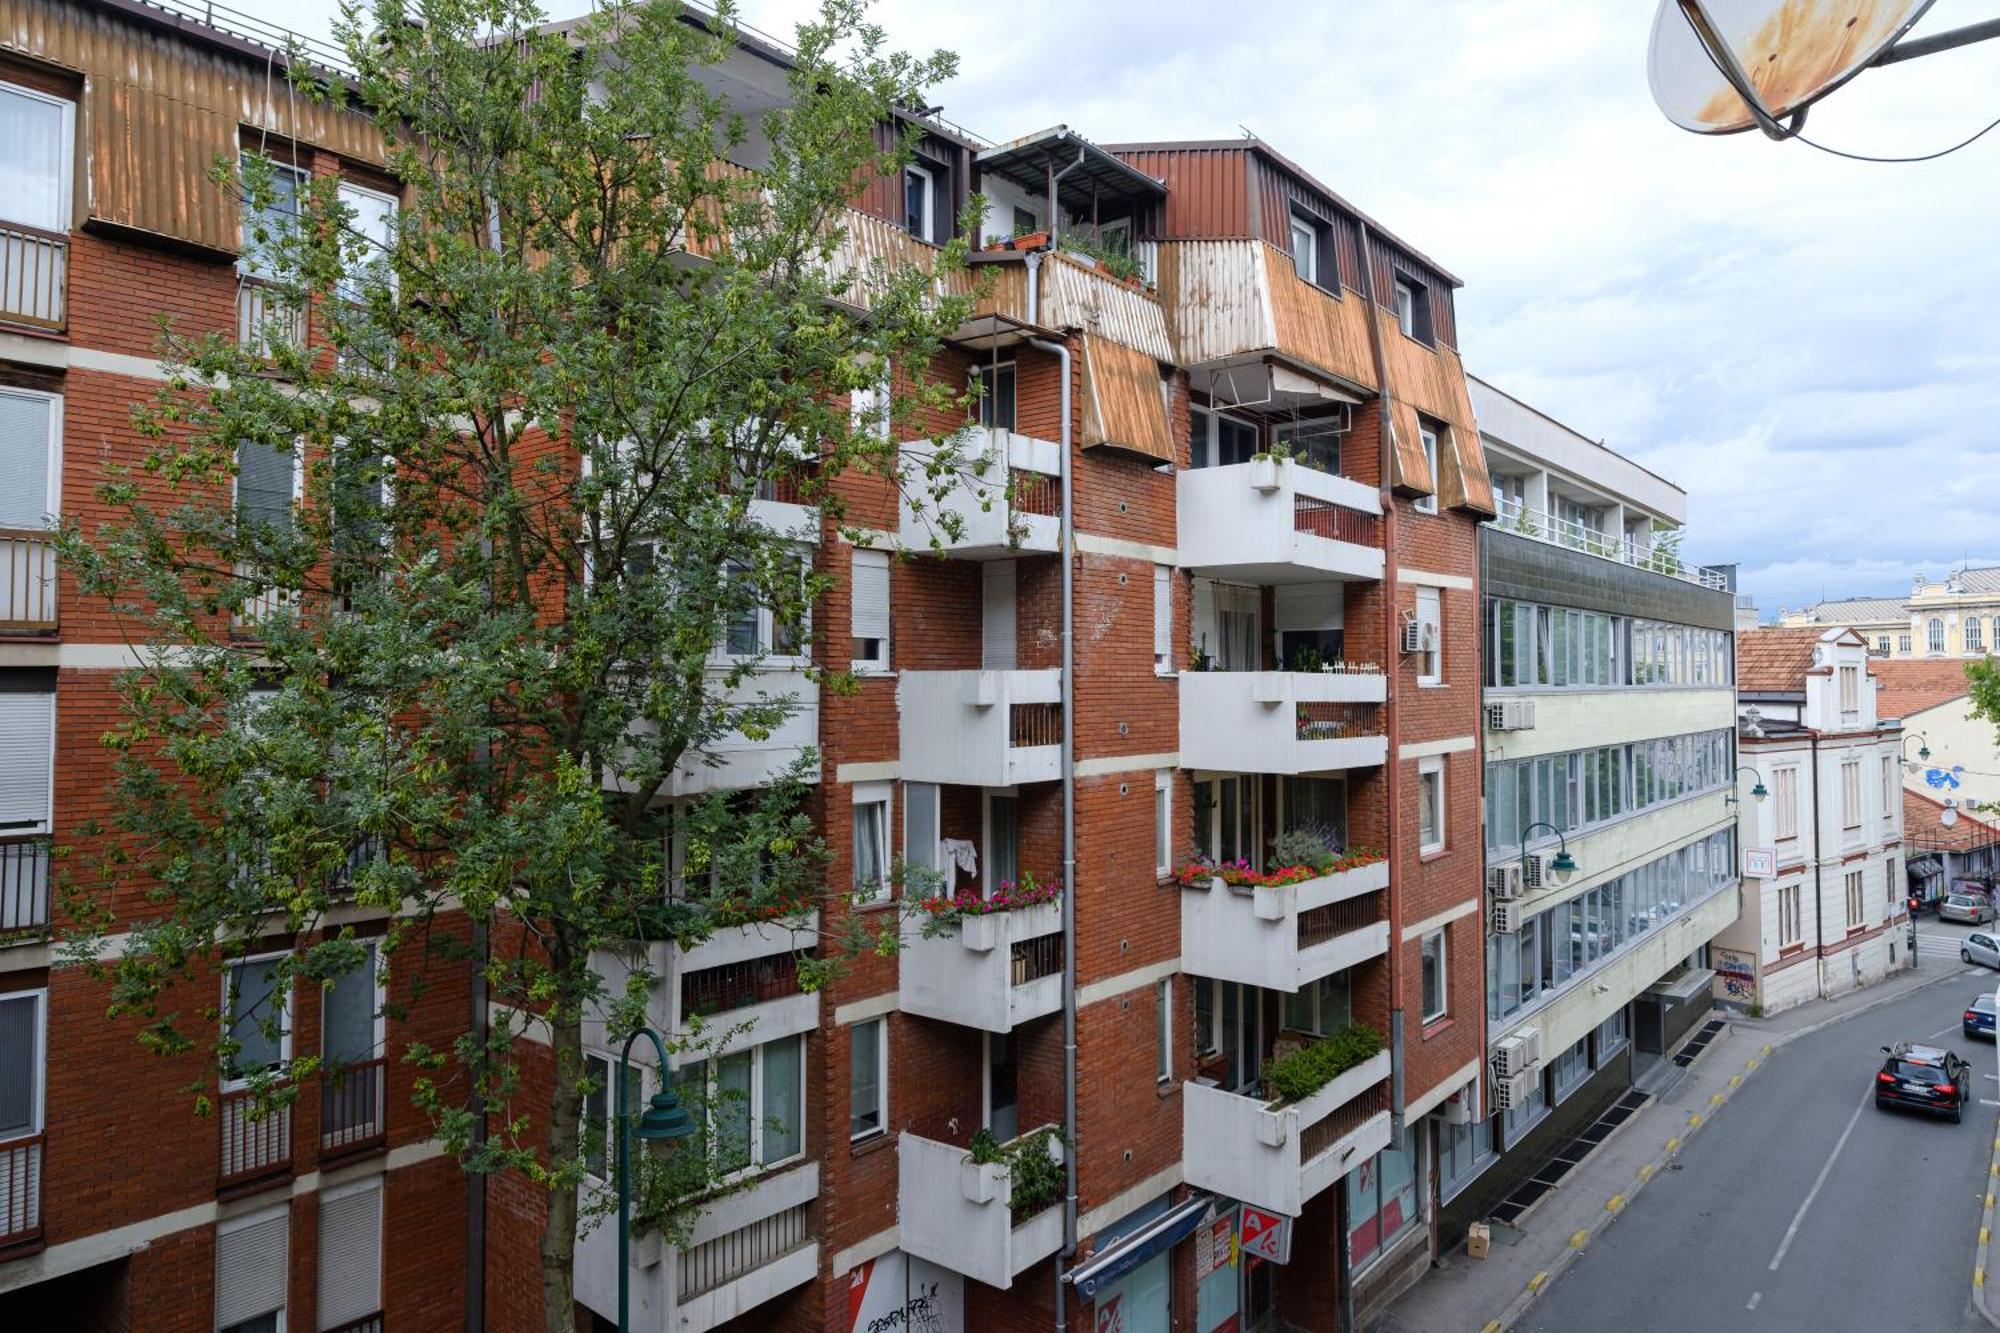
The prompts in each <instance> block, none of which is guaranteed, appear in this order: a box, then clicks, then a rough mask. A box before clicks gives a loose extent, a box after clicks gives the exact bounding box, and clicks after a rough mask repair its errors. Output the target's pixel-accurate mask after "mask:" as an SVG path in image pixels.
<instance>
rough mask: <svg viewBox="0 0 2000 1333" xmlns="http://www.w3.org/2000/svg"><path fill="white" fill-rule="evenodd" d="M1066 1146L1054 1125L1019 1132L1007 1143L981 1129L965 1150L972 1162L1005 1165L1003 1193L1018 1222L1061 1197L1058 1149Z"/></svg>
mask: <svg viewBox="0 0 2000 1333" xmlns="http://www.w3.org/2000/svg"><path fill="white" fill-rule="evenodd" d="M1068 1146H1069V1144H1068V1140H1067V1139H1065V1138H1064V1137H1063V1133H1062V1131H1061V1130H1060V1129H1058V1128H1056V1127H1055V1126H1054V1125H1050V1126H1048V1127H1046V1128H1043V1129H1038V1130H1035V1131H1033V1132H1032V1133H1028V1134H1023V1135H1022V1136H1021V1137H1019V1138H1017V1139H1013V1140H1011V1141H1010V1142H1007V1143H1002V1142H1000V1141H999V1140H998V1139H997V1138H995V1137H994V1136H993V1131H992V1130H990V1129H981V1130H979V1131H978V1132H977V1133H975V1134H974V1135H973V1136H972V1143H971V1145H970V1147H969V1148H968V1150H967V1152H968V1156H969V1157H970V1158H971V1160H972V1161H974V1162H981V1163H995V1162H997V1163H1000V1164H1001V1165H1004V1166H1005V1167H1006V1168H1007V1180H1008V1182H1009V1184H1010V1186H1011V1188H1010V1189H1009V1191H1008V1195H1007V1199H1008V1209H1009V1211H1010V1212H1012V1214H1013V1215H1014V1220H1015V1221H1017V1222H1018V1221H1020V1220H1021V1219H1023V1218H1028V1217H1033V1216H1034V1215H1035V1214H1036V1213H1039V1212H1040V1211H1042V1209H1044V1208H1046V1207H1048V1206H1049V1205H1050V1204H1052V1203H1054V1202H1055V1201H1056V1200H1058V1199H1060V1198H1062V1192H1063V1189H1064V1187H1065V1186H1066V1185H1067V1184H1068V1180H1069V1177H1068V1173H1067V1172H1066V1170H1065V1168H1064V1166H1063V1158H1062V1155H1061V1150H1064V1149H1067V1148H1068Z"/></svg>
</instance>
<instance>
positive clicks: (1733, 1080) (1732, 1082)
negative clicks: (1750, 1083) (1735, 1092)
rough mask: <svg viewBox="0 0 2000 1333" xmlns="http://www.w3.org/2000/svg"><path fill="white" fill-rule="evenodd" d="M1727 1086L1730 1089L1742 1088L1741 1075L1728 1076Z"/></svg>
mask: <svg viewBox="0 0 2000 1333" xmlns="http://www.w3.org/2000/svg"><path fill="white" fill-rule="evenodd" d="M1729 1086H1730V1087H1732V1088H1740V1087H1742V1086H1743V1075H1741V1074H1731V1075H1730V1076H1729Z"/></svg>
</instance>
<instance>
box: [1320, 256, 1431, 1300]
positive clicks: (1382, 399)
mask: <svg viewBox="0 0 2000 1333" xmlns="http://www.w3.org/2000/svg"><path fill="white" fill-rule="evenodd" d="M1360 222H1361V297H1362V299H1363V300H1364V301H1366V302H1367V305H1368V350H1369V352H1370V353H1371V354H1372V355H1373V357H1374V360H1375V383H1376V386H1377V388H1376V394H1375V402H1376V406H1377V410H1378V411H1379V412H1380V413H1381V417H1382V431H1381V434H1382V439H1381V443H1380V444H1379V446H1378V448H1377V453H1376V457H1377V469H1378V471H1379V472H1380V474H1381V475H1380V481H1381V484H1380V486H1379V487H1378V488H1377V489H1378V491H1379V494H1380V496H1381V500H1382V629H1383V635H1384V638H1383V643H1384V647H1385V654H1386V656H1387V659H1388V661H1389V662H1390V664H1391V665H1390V668H1389V680H1388V690H1387V693H1385V694H1384V695H1383V704H1382V731H1383V733H1384V734H1385V735H1386V736H1387V737H1388V748H1389V753H1388V762H1387V763H1386V764H1384V765H1383V769H1384V773H1383V785H1384V797H1383V799H1384V800H1385V801H1386V802H1387V804H1388V808H1389V817H1388V821H1387V829H1388V845H1389V848H1390V849H1391V856H1390V858H1389V1115H1390V1132H1391V1133H1393V1134H1395V1135H1396V1136H1397V1137H1398V1139H1399V1140H1400V1138H1401V1136H1402V1133H1403V1106H1404V1096H1403V942H1402V940H1400V939H1399V938H1397V929H1396V927H1397V926H1398V924H1399V923H1400V922H1401V921H1402V911H1401V908H1402V893H1401V886H1402V878H1403V876H1402V870H1401V867H1400V865H1399V863H1398V862H1397V860H1396V858H1395V856H1394V854H1393V853H1394V849H1395V846H1396V810H1397V804H1396V798H1397V796H1398V795H1399V793H1400V792H1401V790H1402V785H1403V784H1402V782H1401V768H1400V763H1399V761H1398V759H1397V756H1396V739H1397V729H1396V719H1397V708H1396V696H1397V693H1398V690H1399V688H1400V687H1399V685H1398V681H1399V679H1400V677H1401V674H1402V662H1401V656H1402V654H1401V653H1400V652H1399V651H1398V644H1397V634H1396V493H1395V487H1394V485H1393V483H1392V482H1391V480H1390V479H1391V478H1392V477H1393V476H1394V469H1393V464H1394V461H1395V458H1394V455H1395V430H1396V423H1395V418H1394V416H1393V414H1392V413H1391V412H1390V409H1389V360H1388V356H1387V354H1386V353H1385V352H1384V351H1383V350H1382V318H1381V309H1380V307H1379V306H1378V305H1377V303H1376V300H1375V240H1374V237H1373V235H1372V234H1371V233H1370V232H1369V229H1368V223H1367V221H1366V219H1361V220H1360ZM1432 484H1433V485H1435V484H1436V482H1435V480H1433V482H1432ZM1342 1225H1343V1226H1344V1225H1345V1215H1344V1213H1343V1214H1342ZM1340 1326H1341V1327H1342V1328H1353V1327H1354V1274H1353V1271H1352V1270H1351V1269H1350V1268H1349V1266H1348V1258H1347V1235H1346V1233H1345V1231H1343V1232H1342V1233H1341V1237H1340Z"/></svg>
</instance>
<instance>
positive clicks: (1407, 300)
mask: <svg viewBox="0 0 2000 1333" xmlns="http://www.w3.org/2000/svg"><path fill="white" fill-rule="evenodd" d="M1396 327H1398V328H1400V329H1401V330H1402V331H1403V336H1404V337H1405V338H1414V337H1416V336H1417V290H1416V288H1414V287H1412V286H1411V285H1410V284H1409V283H1407V282H1404V281H1403V280H1402V279H1401V278H1398V279H1397V280H1396Z"/></svg>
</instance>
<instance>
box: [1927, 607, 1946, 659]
mask: <svg viewBox="0 0 2000 1333" xmlns="http://www.w3.org/2000/svg"><path fill="white" fill-rule="evenodd" d="M1944 643H1945V639H1944V621H1943V620H1942V619H1940V618H1939V617H1937V616H1932V617H1931V618H1930V621H1929V622H1928V623H1927V624H1926V625H1925V626H1924V651H1925V652H1927V653H1930V654H1933V655H1937V654H1941V653H1943V652H1944Z"/></svg>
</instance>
